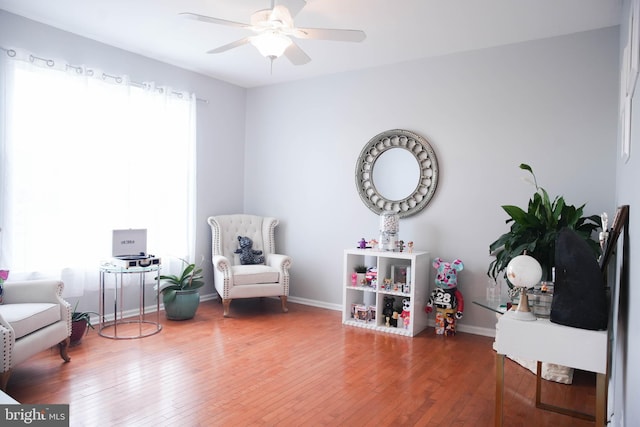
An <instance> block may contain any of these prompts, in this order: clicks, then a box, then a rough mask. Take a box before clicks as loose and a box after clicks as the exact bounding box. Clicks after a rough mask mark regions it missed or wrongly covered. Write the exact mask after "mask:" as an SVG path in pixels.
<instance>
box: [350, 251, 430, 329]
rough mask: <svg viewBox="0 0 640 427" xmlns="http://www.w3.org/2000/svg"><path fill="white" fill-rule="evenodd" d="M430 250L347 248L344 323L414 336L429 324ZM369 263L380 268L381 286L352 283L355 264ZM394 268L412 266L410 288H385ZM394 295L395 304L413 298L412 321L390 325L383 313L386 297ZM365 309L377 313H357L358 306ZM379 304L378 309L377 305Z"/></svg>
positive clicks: (410, 304) (366, 264)
mask: <svg viewBox="0 0 640 427" xmlns="http://www.w3.org/2000/svg"><path fill="white" fill-rule="evenodd" d="M429 262H430V259H429V252H424V251H413V252H381V251H375V250H371V249H347V250H345V251H344V272H343V288H344V297H343V309H342V323H343V324H344V325H349V326H357V327H360V328H366V329H372V330H375V331H381V332H386V333H390V334H397V335H404V336H409V337H413V336H416V335H417V334H419V333H420V332H421V331H423V330H424V329H425V328H426V327H427V314H426V313H425V311H424V306H425V304H426V302H427V299H428V295H427V294H428V292H429V283H428V282H429ZM360 265H365V266H367V267H376V268H377V286H375V287H372V286H362V285H361V284H360V283H357V282H356V284H355V285H354V284H353V283H352V277H351V276H352V274H353V273H354V272H355V267H356V266H360ZM394 267H401V268H402V267H404V268H406V267H410V270H409V274H408V276H409V280H408V282H409V289H406V288H405V289H404V291H406V292H403V290H402V289H398V290H394V284H392V286H391V289H390V290H387V289H385V288H384V286H383V285H384V279H385V278H389V279H390V278H391V274H392V270H393V268H394ZM385 297H393V298H394V299H395V302H396V304H395V306H402V300H403V299H405V298H409V312H410V316H409V324H408V325H407V327H405V326H404V324H403V319H398V326H397V327H393V326H387V325H386V323H387V322H386V319H385V316H384V315H383V310H384V298H385ZM356 307H357V309H358V310H361V309H363V308H365V309H367V308H370V307H371V311H372V312H373V315H371V316H369V317H365V316H359V315H358V313H355V315H354V308H356ZM373 307H375V309H374V308H373Z"/></svg>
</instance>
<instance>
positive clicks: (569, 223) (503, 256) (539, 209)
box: [487, 163, 602, 286]
mask: <svg viewBox="0 0 640 427" xmlns="http://www.w3.org/2000/svg"><path fill="white" fill-rule="evenodd" d="M520 169H523V170H526V171H529V172H530V173H531V175H532V176H533V180H534V185H535V187H536V191H535V193H534V194H533V196H532V198H531V199H529V204H528V206H527V210H526V211H525V210H523V209H521V208H519V207H518V206H512V205H505V206H502V209H504V211H505V212H506V213H507V215H509V219H507V220H506V223H507V224H509V223H511V229H510V230H509V232H507V233H505V234H503V235H502V236H500V237H499V238H498V239H497V240H496V241H495V242H493V243H491V245H489V253H490V254H491V255H493V256H495V259H494V260H493V261H492V262H491V263H490V264H489V270H488V271H487V274H488V275H489V276H490V277H492V278H494V279H496V278H497V277H498V276H499V275H500V274H501V273H503V271H504V270H505V269H506V268H507V265H508V264H509V261H511V260H512V259H513V258H514V257H516V256H518V255H522V254H523V253H524V252H525V251H526V253H527V255H530V256H532V257H534V258H535V259H536V260H538V262H539V263H540V265H541V266H542V272H543V273H542V277H543V280H552V268H553V266H554V265H555V252H556V251H555V245H556V237H557V234H558V232H559V231H560V230H561V229H562V228H564V227H567V228H570V229H572V230H574V231H575V232H576V233H577V234H578V235H580V236H581V237H582V238H583V239H585V241H586V242H587V243H588V244H589V246H590V247H591V249H592V250H593V254H594V257H596V258H597V257H598V255H599V254H600V245H599V244H598V242H597V241H596V240H595V239H593V238H592V233H593V231H595V230H596V229H598V228H600V227H601V226H602V224H601V220H600V217H599V216H598V215H591V216H587V217H585V216H583V209H584V206H585V205H582V206H580V207H577V208H576V207H575V206H572V205H568V204H567V203H566V202H565V200H564V198H563V197H559V196H556V197H555V198H554V199H553V201H552V200H551V199H550V198H549V194H548V193H547V191H546V190H545V189H544V188H542V187H540V186H538V181H537V180H536V176H535V174H534V173H533V170H532V169H531V167H530V166H529V165H527V164H524V163H522V164H521V165H520ZM509 286H511V284H510V283H509Z"/></svg>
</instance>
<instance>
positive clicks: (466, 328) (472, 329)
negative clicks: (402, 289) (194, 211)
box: [91, 292, 496, 338]
mask: <svg viewBox="0 0 640 427" xmlns="http://www.w3.org/2000/svg"><path fill="white" fill-rule="evenodd" d="M273 298H277V297H273ZM215 299H218V294H216V293H215V292H214V293H211V294H205V295H202V294H201V295H200V301H211V300H215ZM287 300H288V301H290V302H293V303H296V304H302V305H309V306H311V307H318V308H325V309H327V310H334V311H342V305H341V304H331V303H328V302H324V301H317V300H312V299H307V298H299V297H292V296H289V298H288V299H287ZM160 310H164V305H163V304H160ZM155 311H156V305H155V304H154V305H152V306H147V307H145V313H153V312H155ZM138 313H139V311H138V309H137V308H136V309H133V310H127V311H125V312H124V313H123V314H124V317H132V316H137V315H138ZM106 320H107V321H111V320H113V314H110V315H108V316H106ZM91 323H92V324H93V325H97V324H98V317H97V316H96V317H95V318H94V317H92V318H91ZM434 326H435V322H434V321H433V320H429V327H431V328H433V327H434ZM457 328H458V330H459V331H460V332H466V333H468V334H474V335H482V336H485V337H492V338H495V336H496V331H495V329H489V328H480V327H478V326H473V325H462V324H458V327H457Z"/></svg>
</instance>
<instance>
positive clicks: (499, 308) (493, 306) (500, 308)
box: [472, 299, 511, 314]
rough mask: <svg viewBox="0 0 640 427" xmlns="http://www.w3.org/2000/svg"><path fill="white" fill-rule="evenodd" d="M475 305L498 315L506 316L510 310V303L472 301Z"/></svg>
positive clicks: (484, 300) (483, 300) (482, 300)
mask: <svg viewBox="0 0 640 427" xmlns="http://www.w3.org/2000/svg"><path fill="white" fill-rule="evenodd" d="M472 302H473V303H474V304H476V305H479V306H480V307H482V308H486V309H487V310H491V311H493V312H495V313H498V314H504V313H506V311H507V310H508V309H509V308H510V305H511V304H510V303H506V302H501V301H493V300H487V299H481V300H475V301H472Z"/></svg>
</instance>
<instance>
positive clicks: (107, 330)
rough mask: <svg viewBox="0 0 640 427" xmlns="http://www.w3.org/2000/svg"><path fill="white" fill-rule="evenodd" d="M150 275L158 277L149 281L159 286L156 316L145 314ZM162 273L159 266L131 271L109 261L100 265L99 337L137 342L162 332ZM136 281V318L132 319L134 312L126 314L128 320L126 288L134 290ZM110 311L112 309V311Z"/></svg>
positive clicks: (136, 268) (135, 268) (134, 268)
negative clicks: (160, 275) (137, 294)
mask: <svg viewBox="0 0 640 427" xmlns="http://www.w3.org/2000/svg"><path fill="white" fill-rule="evenodd" d="M148 273H155V275H156V278H155V280H154V281H153V282H150V283H154V284H155V285H157V286H156V287H155V289H156V307H155V308H156V311H155V315H154V314H153V313H149V314H147V313H146V312H145V310H146V305H145V288H146V285H147V280H146V276H147V274H148ZM159 273H160V265H159V264H156V265H150V266H148V267H130V268H125V267H121V266H118V265H115V264H112V263H109V262H105V263H103V264H102V265H100V302H99V304H98V306H99V307H98V309H99V313H98V314H99V326H98V334H100V336H103V337H105V338H112V339H135V338H144V337H148V336H151V335H154V334H157V333H158V332H160V331H161V330H162V325H161V324H160V287H159V280H160V279H158V275H159ZM136 279H137V280H136ZM125 282H127V283H125ZM135 282H137V284H138V287H139V290H138V291H139V299H138V309H137V315H135V314H134V315H133V316H131V315H130V314H131V313H127V314H128V315H129V316H128V317H125V288H128V287H133V286H131V285H133V284H134V283H135ZM111 294H112V295H113V298H111ZM107 307H109V308H107ZM111 308H113V311H112V312H111ZM108 311H109V312H108ZM107 318H109V320H107Z"/></svg>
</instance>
